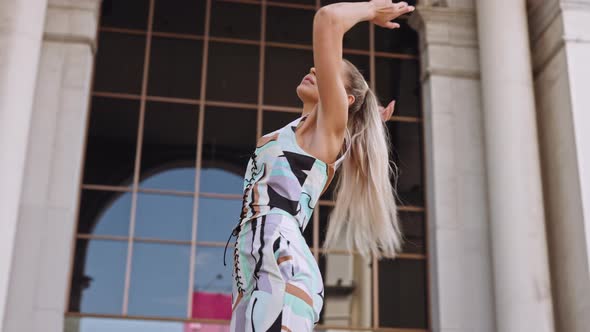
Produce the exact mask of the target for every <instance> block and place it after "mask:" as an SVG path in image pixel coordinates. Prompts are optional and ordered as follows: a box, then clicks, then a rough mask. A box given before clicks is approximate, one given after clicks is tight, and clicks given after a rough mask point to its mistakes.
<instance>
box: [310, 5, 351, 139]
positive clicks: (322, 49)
mask: <svg viewBox="0 0 590 332" xmlns="http://www.w3.org/2000/svg"><path fill="white" fill-rule="evenodd" d="M342 37H343V32H342V31H340V30H339V26H338V24H337V21H336V20H335V19H334V17H333V16H332V14H331V13H330V11H326V10H324V9H320V10H318V11H317V13H316V15H315V17H314V24H313V61H314V67H315V71H316V77H317V80H316V82H317V86H318V91H319V98H320V105H319V106H320V107H319V109H318V111H319V112H318V120H317V121H318V123H317V125H318V128H320V129H321V130H322V131H323V133H324V134H327V135H328V136H331V135H336V136H342V135H343V133H344V131H345V129H346V125H347V123H348V98H347V94H346V89H345V87H344V82H343V80H342V70H343V68H342V65H343V64H342Z"/></svg>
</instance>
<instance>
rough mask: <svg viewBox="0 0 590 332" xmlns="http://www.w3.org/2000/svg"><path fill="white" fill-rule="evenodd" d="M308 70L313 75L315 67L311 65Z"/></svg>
mask: <svg viewBox="0 0 590 332" xmlns="http://www.w3.org/2000/svg"><path fill="white" fill-rule="evenodd" d="M309 72H310V73H312V74H314V75H315V67H311V69H310V70H309Z"/></svg>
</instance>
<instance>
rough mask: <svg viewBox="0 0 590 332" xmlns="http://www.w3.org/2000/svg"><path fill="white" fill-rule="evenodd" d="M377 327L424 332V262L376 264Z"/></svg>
mask: <svg viewBox="0 0 590 332" xmlns="http://www.w3.org/2000/svg"><path fill="white" fill-rule="evenodd" d="M379 325H380V326H383V327H398V328H415V329H418V328H422V329H424V328H426V327H427V313H426V261H425V260H418V259H401V258H397V259H395V260H391V259H385V260H381V261H379Z"/></svg>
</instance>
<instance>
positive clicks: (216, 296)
mask: <svg viewBox="0 0 590 332" xmlns="http://www.w3.org/2000/svg"><path fill="white" fill-rule="evenodd" d="M223 249H224V248H220V247H203V246H197V251H196V260H195V284H194V286H193V294H192V301H193V308H192V309H193V312H192V314H191V317H192V318H201V319H223V320H230V319H231V303H232V302H231V301H232V298H231V296H232V295H231V291H232V266H233V264H231V260H232V257H229V256H231V251H232V250H231V249H232V248H228V257H227V260H228V262H230V263H228V264H227V265H226V266H223Z"/></svg>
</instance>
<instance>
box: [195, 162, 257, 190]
mask: <svg viewBox="0 0 590 332" xmlns="http://www.w3.org/2000/svg"><path fill="white" fill-rule="evenodd" d="M232 169H233V167H232ZM238 171H239V170H238V169H237V168H236V169H233V170H227V169H225V168H223V167H205V168H202V169H201V180H200V187H201V192H207V193H219V194H241V193H242V192H243V188H244V176H243V174H240V173H238ZM245 172H246V170H245V169H243V170H242V173H245Z"/></svg>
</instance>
